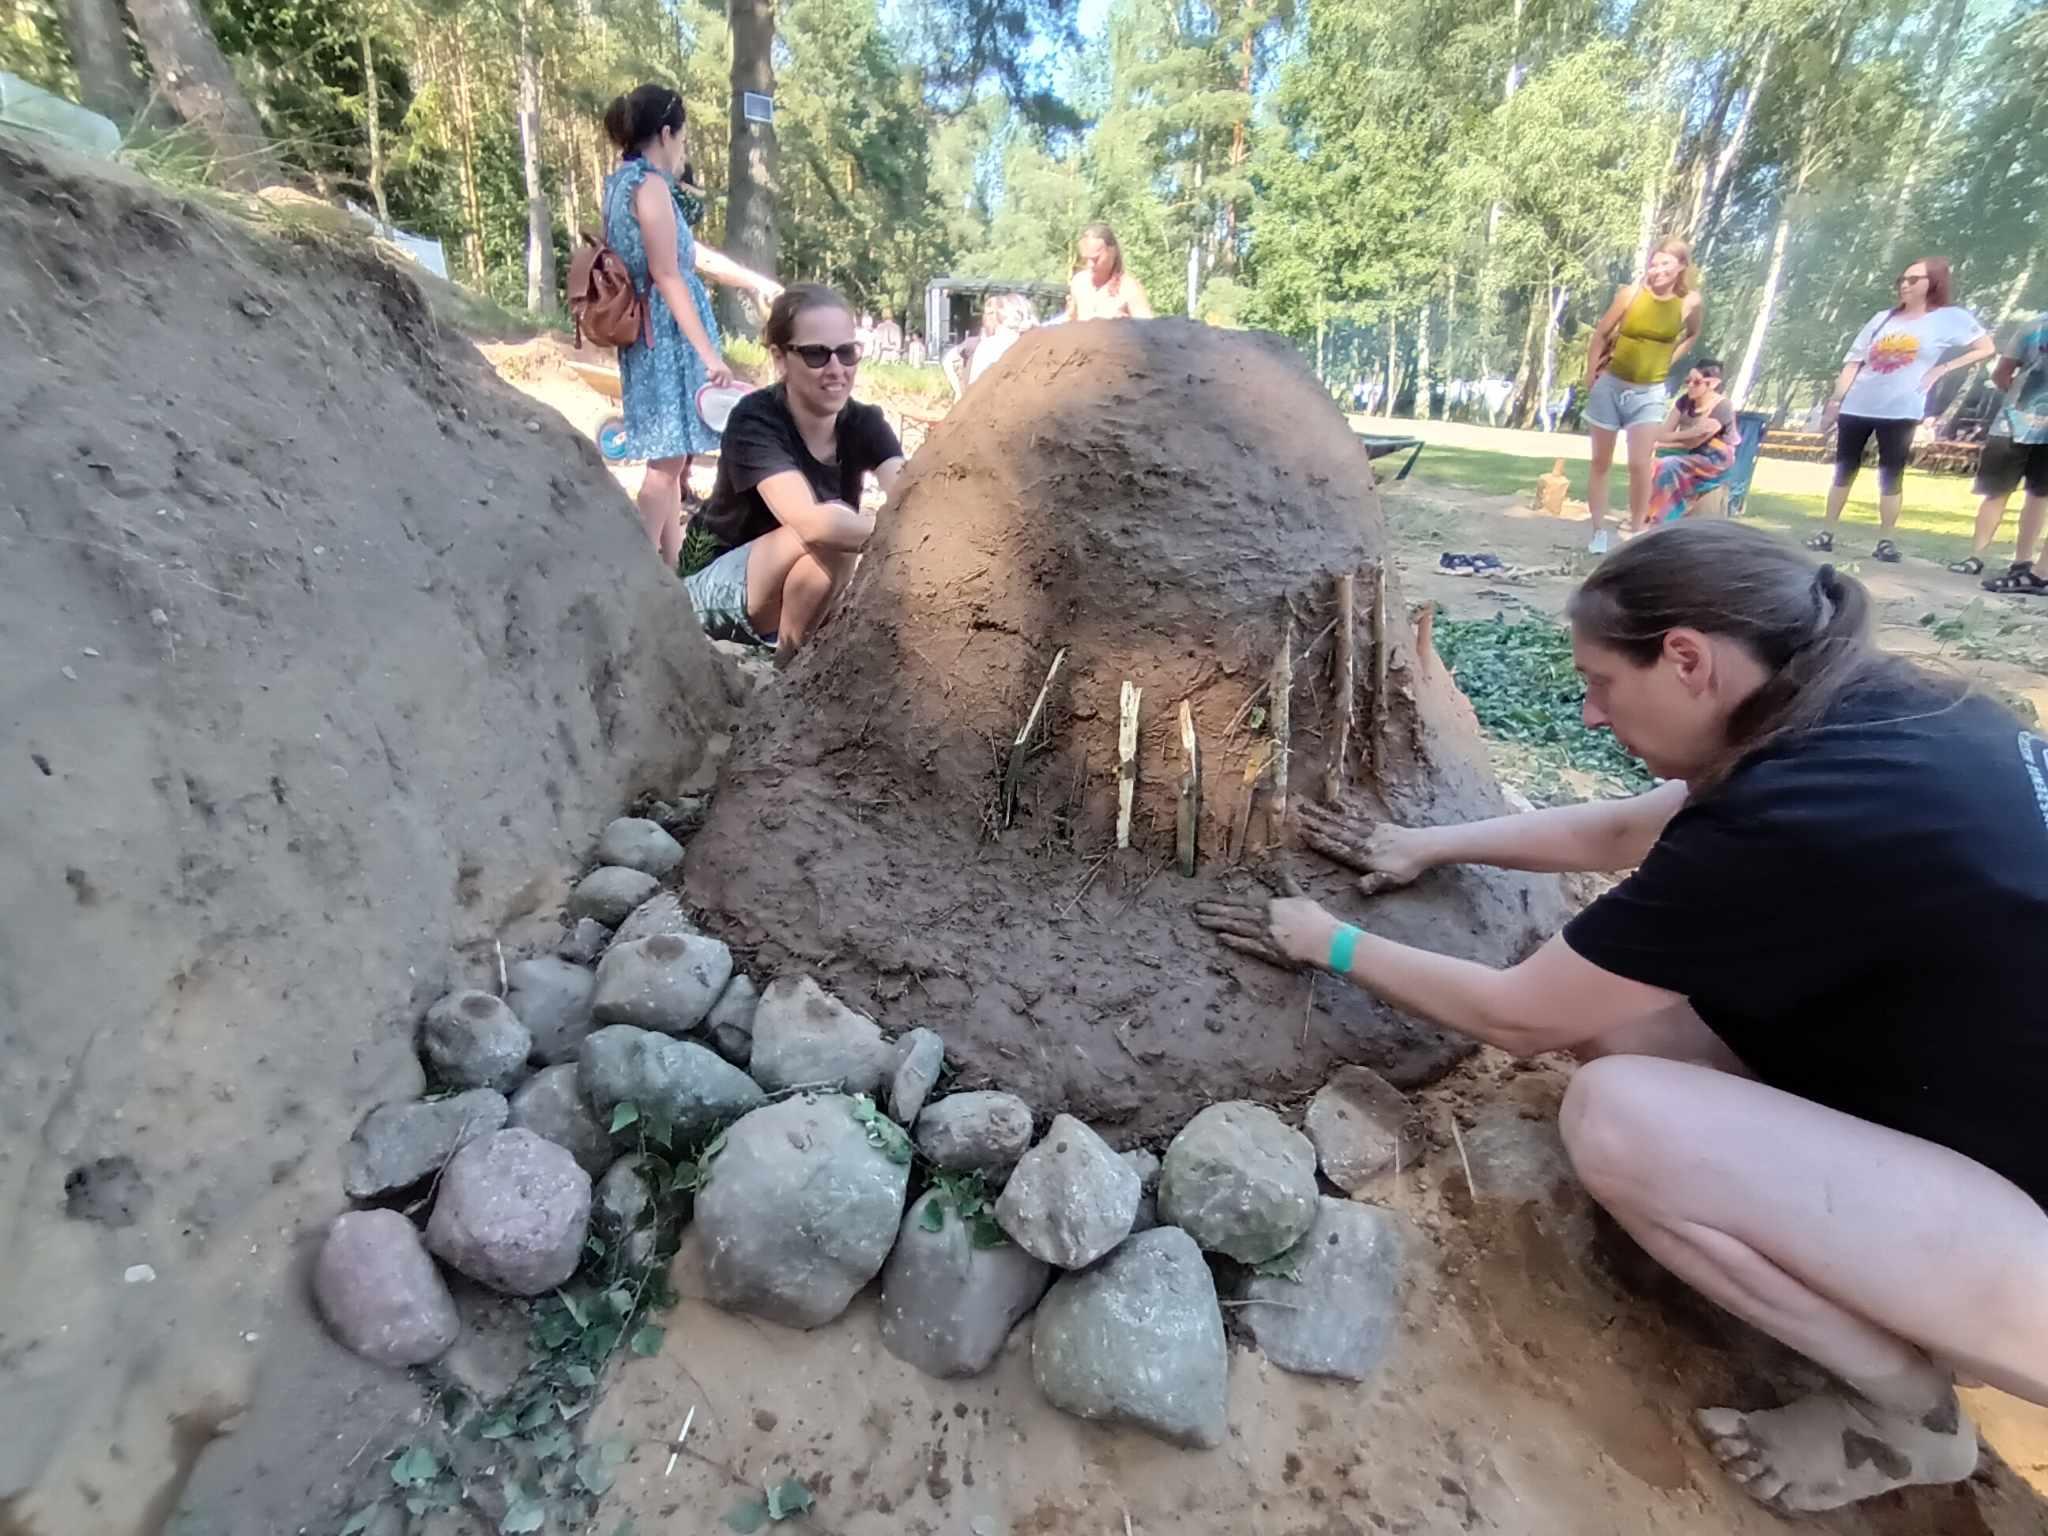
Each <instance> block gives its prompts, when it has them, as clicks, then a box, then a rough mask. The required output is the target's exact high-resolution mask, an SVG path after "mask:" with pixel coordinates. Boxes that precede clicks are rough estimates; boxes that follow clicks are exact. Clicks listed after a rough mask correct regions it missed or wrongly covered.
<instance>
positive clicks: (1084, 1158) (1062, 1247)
mask: <svg viewBox="0 0 2048 1536" xmlns="http://www.w3.org/2000/svg"><path fill="white" fill-rule="evenodd" d="M1139 1193H1140V1188H1139V1184H1138V1176H1137V1174H1135V1173H1133V1172H1132V1171H1131V1168H1130V1165H1129V1164H1128V1163H1126V1162H1125V1161H1124V1160H1123V1159H1122V1158H1120V1157H1118V1156H1117V1155H1116V1153H1115V1152H1113V1151H1111V1150H1110V1146H1109V1143H1108V1142H1106V1141H1104V1140H1103V1139H1102V1138H1101V1137H1100V1136H1098V1135H1096V1134H1095V1132H1093V1131H1092V1130H1090V1129H1089V1128H1088V1127H1087V1126H1085V1125H1083V1124H1082V1123H1081V1122H1080V1121H1079V1120H1076V1119H1075V1118H1074V1117H1073V1116H1072V1115H1055V1116H1054V1117H1053V1122H1052V1125H1051V1127H1050V1128H1049V1129H1048V1130H1047V1131H1046V1133H1045V1136H1044V1139H1043V1140H1041V1141H1040V1142H1039V1143H1038V1145H1037V1146H1035V1147H1033V1148H1032V1149H1031V1150H1030V1151H1029V1152H1027V1153H1025V1154H1024V1159H1023V1161H1022V1162H1020V1163H1018V1164H1017V1169H1016V1172H1014V1173H1012V1174H1011V1175H1010V1182H1009V1183H1007V1184H1005V1185H1004V1186H1003V1193H1002V1196H1001V1198H1000V1199H998V1200H997V1201H996V1221H997V1223H998V1224H999V1225H1000V1226H1001V1227H1002V1229H1003V1230H1004V1231H1005V1232H1007V1233H1009V1234H1010V1241H1011V1242H1013V1243H1015V1244H1016V1245H1017V1246H1018V1247H1019V1248H1022V1249H1023V1250H1024V1251H1025V1252H1026V1253H1029V1254H1032V1255H1034V1256H1035V1257H1037V1258H1041V1259H1043V1260H1045V1262H1046V1263H1048V1264H1057V1265H1058V1266H1059V1267H1060V1268H1061V1269H1080V1268H1082V1267H1084V1266H1086V1265H1089V1264H1093V1263H1094V1262H1095V1261H1096V1260H1097V1259H1099V1258H1101V1257H1102V1256H1103V1255H1104V1254H1105V1253H1107V1252H1109V1250H1110V1249H1112V1248H1114V1247H1115V1246H1116V1245H1117V1244H1118V1243H1120V1242H1122V1241H1123V1240H1124V1239H1125V1238H1126V1237H1128V1236H1129V1235H1130V1232H1131V1224H1132V1223H1133V1222H1134V1221H1136V1220H1137V1219H1138V1196H1139Z"/></svg>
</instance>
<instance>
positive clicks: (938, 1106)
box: [917, 1092, 1031, 1175]
mask: <svg viewBox="0 0 2048 1536" xmlns="http://www.w3.org/2000/svg"><path fill="white" fill-rule="evenodd" d="M1030 1146H1031V1106H1030V1105H1029V1104H1026V1103H1025V1102H1024V1101H1023V1100H1022V1099H1020V1098H1018V1097H1017V1095H1015V1094H1014V1093H991V1092H981V1093H949V1094H947V1095H946V1096H945V1097H944V1098H943V1099H939V1100H936V1101H934V1102H933V1103H930V1104H927V1105H926V1106H925V1107H924V1110H923V1112H922V1113H920V1114H919V1115H918V1117H917V1150H918V1151H920V1152H922V1153H923V1154H924V1155H925V1156H926V1157H927V1158H929V1159H930V1160H931V1161H932V1162H933V1163H934V1164H936V1165H937V1166H939V1167H941V1168H950V1169H953V1170H955V1171H957V1172H963V1173H976V1172H978V1173H990V1174H998V1175H1000V1174H1007V1173H1008V1172H1009V1171H1010V1170H1011V1169H1012V1168H1014V1167H1016V1166H1017V1159H1018V1158H1020V1157H1022V1156H1023V1155H1024V1153H1025V1152H1026V1150H1027V1149H1029V1147H1030Z"/></svg>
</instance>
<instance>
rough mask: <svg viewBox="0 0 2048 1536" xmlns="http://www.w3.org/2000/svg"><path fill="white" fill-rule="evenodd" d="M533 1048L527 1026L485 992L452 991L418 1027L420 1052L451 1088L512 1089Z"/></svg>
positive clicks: (428, 1012)
mask: <svg viewBox="0 0 2048 1536" xmlns="http://www.w3.org/2000/svg"><path fill="white" fill-rule="evenodd" d="M532 1049H533V1036H532V1035H530V1034H528V1033H527V1030H526V1026H525V1025H524V1024H522V1023H520V1022H519V1019H518V1016H517V1015H515V1014H514V1013H513V1012H512V1010H511V1009H510V1008H507V1007H506V1006H505V1004H504V1003H503V1002H502V1001H500V1000H499V999H498V998H495V997H493V996H491V994H490V993H488V992H473V991H472V992H451V993H449V994H448V996H446V997H444V998H442V999H441V1001H439V1002H438V1003H436V1004H434V1006H433V1007H431V1008H429V1009H428V1010H427V1017H426V1022H424V1023H423V1024H421V1025H420V1054H421V1055H422V1056H424V1057H426V1059H427V1065H428V1066H430V1067H432V1068H433V1069H434V1071H435V1072H436V1073H438V1074H439V1076H440V1078H441V1081H442V1082H444V1083H447V1084H448V1085H449V1086H450V1087H452V1088H495V1089H497V1090H498V1091H499V1092H500V1093H510V1092H511V1091H512V1088H513V1086H514V1085H515V1084H516V1083H517V1082H518V1081H519V1079H520V1078H522V1077H524V1076H525V1075H526V1057H527V1054H528V1052H530V1051H531V1050H532Z"/></svg>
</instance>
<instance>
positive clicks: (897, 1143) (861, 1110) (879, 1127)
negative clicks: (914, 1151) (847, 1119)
mask: <svg viewBox="0 0 2048 1536" xmlns="http://www.w3.org/2000/svg"><path fill="white" fill-rule="evenodd" d="M853 1118H854V1119H856V1120H858V1121H859V1122H860V1123H861V1125H862V1126H863V1127H864V1128H865V1129H866V1131H867V1136H868V1145H869V1146H871V1147H876V1148H879V1149H880V1151H881V1153H882V1155H883V1156H884V1157H886V1158H888V1159H889V1161H890V1162H892V1163H903V1164H906V1165H907V1164H908V1163H909V1162H910V1138H909V1137H908V1136H907V1135H905V1134H904V1131H903V1127H902V1126H900V1125H898V1124H897V1123H896V1122H895V1121H894V1120H891V1119H890V1118H889V1117H888V1116H887V1115H885V1114H883V1113H882V1112H881V1111H880V1110H879V1109H877V1108H875V1101H874V1100H873V1099H871V1098H869V1097H868V1096H867V1095H866V1094H864V1093H857V1094H855V1095H854V1096H853Z"/></svg>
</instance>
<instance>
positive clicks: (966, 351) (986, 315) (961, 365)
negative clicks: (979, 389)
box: [939, 294, 1003, 400]
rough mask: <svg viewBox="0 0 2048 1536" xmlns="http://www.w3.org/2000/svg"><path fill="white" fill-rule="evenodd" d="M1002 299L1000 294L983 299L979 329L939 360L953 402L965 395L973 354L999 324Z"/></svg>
mask: <svg viewBox="0 0 2048 1536" xmlns="http://www.w3.org/2000/svg"><path fill="white" fill-rule="evenodd" d="M1002 297H1003V296H1002V295H1001V294H997V295H995V296H994V297H992V298H988V299H984V300H983V301H982V305H981V328H980V329H979V330H977V331H975V332H974V333H973V334H972V335H970V336H964V337H962V338H961V339H960V340H959V341H958V342H956V343H954V344H953V345H952V346H951V347H949V348H947V350H946V355H945V356H944V357H942V358H940V359H939V368H940V370H941V371H942V372H943V373H944V374H945V375H946V382H947V383H948V384H950V385H952V386H953V398H954V399H955V400H958V399H959V398H960V397H961V396H962V395H964V394H966V393H967V382H968V381H967V370H968V369H969V368H970V367H972V366H973V363H974V354H975V353H976V352H977V351H979V350H980V348H981V343H982V341H983V339H984V338H986V337H987V336H989V335H990V334H992V333H993V332H994V331H995V329H996V328H997V326H998V324H999V323H1000V320H999V316H1000V312H1001V311H1000V305H1001V301H1002Z"/></svg>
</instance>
